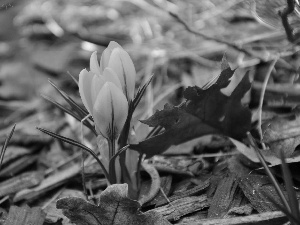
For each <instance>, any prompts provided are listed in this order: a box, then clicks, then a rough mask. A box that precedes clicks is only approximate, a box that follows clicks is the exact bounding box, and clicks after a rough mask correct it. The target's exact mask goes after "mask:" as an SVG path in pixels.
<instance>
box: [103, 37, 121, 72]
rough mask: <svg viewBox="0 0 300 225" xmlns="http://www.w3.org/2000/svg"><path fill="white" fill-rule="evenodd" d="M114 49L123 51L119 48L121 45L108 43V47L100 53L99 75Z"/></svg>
mask: <svg viewBox="0 0 300 225" xmlns="http://www.w3.org/2000/svg"><path fill="white" fill-rule="evenodd" d="M115 48H121V49H123V48H122V47H121V45H119V44H118V43H117V42H115V41H111V42H109V45H108V46H107V48H106V49H105V50H104V51H103V52H102V55H101V59H100V72H101V74H102V73H103V71H104V69H105V67H107V65H108V62H109V58H110V55H111V52H112V50H114V49H115Z"/></svg>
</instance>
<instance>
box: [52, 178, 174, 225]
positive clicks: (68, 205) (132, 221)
mask: <svg viewBox="0 0 300 225" xmlns="http://www.w3.org/2000/svg"><path fill="white" fill-rule="evenodd" d="M127 195H128V186H127V184H114V185H111V186H109V187H107V188H106V189H105V190H104V191H103V192H102V193H101V194H100V199H99V202H100V203H99V205H93V204H91V203H89V202H87V201H86V200H84V199H82V198H75V197H69V198H62V199H59V200H58V201H57V203H56V207H57V208H58V209H62V210H63V214H64V215H65V216H67V217H68V218H69V219H70V220H71V221H72V222H73V223H75V224H77V225H108V224H109V225H113V224H114V225H119V224H122V225H139V224H145V225H169V224H170V223H169V222H168V221H167V220H166V219H164V218H163V217H162V216H161V215H160V214H159V213H158V212H154V211H152V212H146V213H142V212H141V211H140V204H139V202H137V201H135V200H132V199H130V198H128V197H127Z"/></svg>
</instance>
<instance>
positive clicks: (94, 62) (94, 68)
mask: <svg viewBox="0 0 300 225" xmlns="http://www.w3.org/2000/svg"><path fill="white" fill-rule="evenodd" d="M90 70H91V72H93V73H94V74H97V75H98V76H100V75H101V73H100V65H99V62H98V57H97V52H93V53H92V55H91V58H90Z"/></svg>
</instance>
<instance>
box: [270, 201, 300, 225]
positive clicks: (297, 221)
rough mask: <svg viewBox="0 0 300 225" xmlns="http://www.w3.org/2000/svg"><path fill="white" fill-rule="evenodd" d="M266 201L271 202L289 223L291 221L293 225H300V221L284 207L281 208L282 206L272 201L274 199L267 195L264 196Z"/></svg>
mask: <svg viewBox="0 0 300 225" xmlns="http://www.w3.org/2000/svg"><path fill="white" fill-rule="evenodd" d="M266 197H267V199H268V200H269V201H270V202H272V203H273V204H274V205H275V206H276V207H277V208H278V209H279V210H280V211H282V212H283V213H284V214H285V215H286V216H287V218H288V219H289V221H291V222H292V221H293V223H292V224H294V223H296V224H295V225H297V224H300V220H298V219H297V218H296V217H295V216H294V215H293V214H292V213H290V212H289V211H288V210H287V209H286V208H285V207H283V206H282V205H279V204H278V203H277V202H276V201H274V199H273V198H272V197H271V196H269V195H266Z"/></svg>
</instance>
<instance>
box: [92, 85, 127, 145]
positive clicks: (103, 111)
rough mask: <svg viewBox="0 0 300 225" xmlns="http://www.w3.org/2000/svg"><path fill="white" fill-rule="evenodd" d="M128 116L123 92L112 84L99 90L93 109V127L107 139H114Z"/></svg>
mask: <svg viewBox="0 0 300 225" xmlns="http://www.w3.org/2000/svg"><path fill="white" fill-rule="evenodd" d="M127 114H128V102H127V100H126V97H125V96H124V94H123V92H122V91H121V90H120V89H119V88H118V87H117V86H116V85H115V84H113V83H112V82H106V83H105V84H104V85H103V87H102V89H101V90H100V92H99V94H98V96H97V99H96V101H95V104H94V108H93V118H94V121H95V126H96V127H97V128H98V129H99V130H100V131H101V134H102V135H103V136H104V137H105V138H108V139H116V138H117V136H118V135H119V133H120V132H121V131H122V129H123V126H124V124H125V121H126V118H127Z"/></svg>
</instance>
